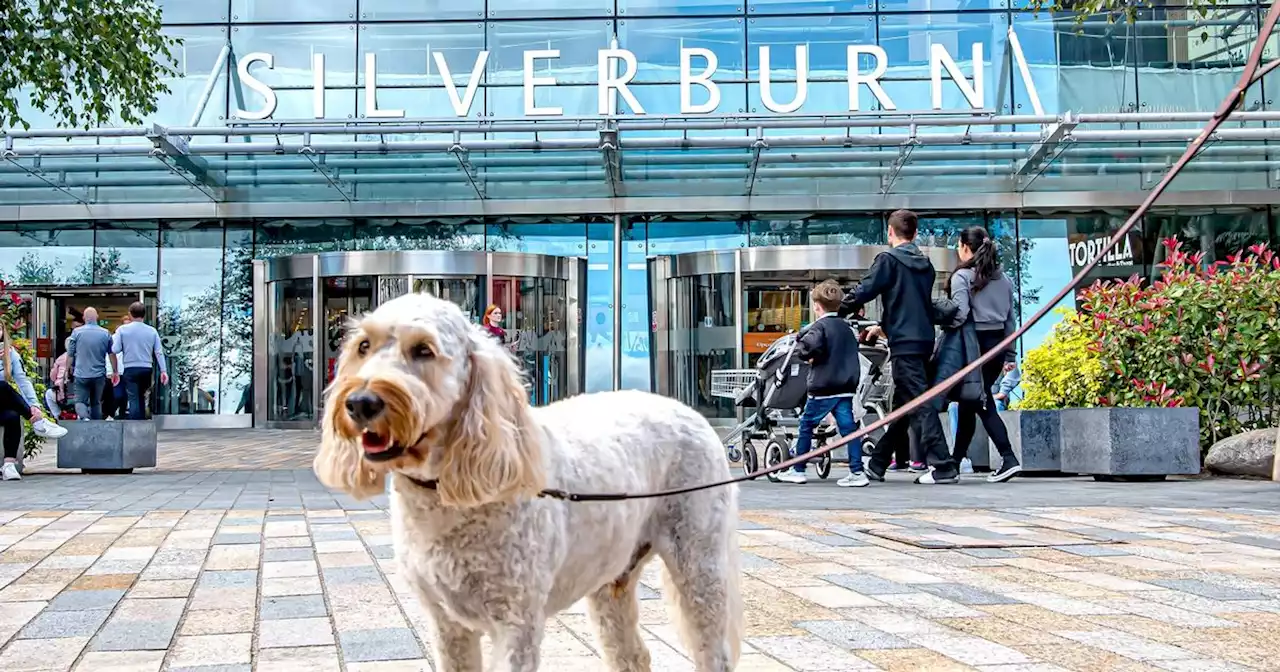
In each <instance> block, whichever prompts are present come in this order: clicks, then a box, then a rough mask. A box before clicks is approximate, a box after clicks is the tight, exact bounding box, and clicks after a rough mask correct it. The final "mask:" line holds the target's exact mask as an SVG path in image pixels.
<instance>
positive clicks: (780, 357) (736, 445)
mask: <svg viewBox="0 0 1280 672" xmlns="http://www.w3.org/2000/svg"><path fill="white" fill-rule="evenodd" d="M872 324H874V323H873V322H857V323H855V324H854V326H855V327H856V328H858V329H865V328H866V327H868V326H870V325H872ZM797 339H798V335H797V334H795V333H791V334H787V335H786V336H783V337H782V338H780V339H778V340H777V341H774V343H773V344H772V345H770V346H769V348H768V349H767V350H765V352H764V354H763V355H761V356H760V360H759V361H758V362H757V363H756V368H754V369H735V370H729V371H713V372H712V373H711V393H712V394H713V395H715V396H719V397H726V398H731V399H733V400H734V404H735V405H736V406H738V407H740V408H754V409H756V410H755V412H754V413H752V414H751V415H750V416H749V417H747V418H746V419H745V420H744V421H743V422H742V423H741V424H739V425H738V426H737V427H735V428H734V429H733V430H731V431H730V432H729V434H728V435H726V436H725V437H724V440H723V443H724V445H725V452H726V455H727V456H728V458H729V461H731V462H739V461H741V464H742V469H743V471H744V472H745V473H748V474H749V473H752V472H754V471H756V470H757V469H759V468H760V455H759V453H758V452H757V450H756V446H755V442H757V441H760V442H764V465H765V466H766V467H773V466H774V465H777V464H780V463H781V462H783V461H784V460H786V459H787V458H788V457H789V456H790V455H791V446H793V445H794V444H795V439H796V435H797V434H798V432H799V428H800V414H801V412H802V411H803V409H804V403H805V400H806V398H807V397H808V391H809V390H808V386H807V380H808V377H809V364H808V363H807V362H803V361H800V359H798V358H796V357H793V353H794V352H795V345H796V341H797ZM858 358H859V363H860V365H861V370H862V372H863V373H862V378H861V379H860V380H859V381H858V391H857V393H856V394H855V395H854V399H853V409H854V411H853V412H854V418H855V419H856V420H857V421H858V423H859V425H862V424H865V423H867V422H874V421H876V420H879V419H880V418H882V417H884V415H885V413H887V412H888V408H887V403H888V400H889V399H892V392H893V391H892V389H891V385H892V383H891V382H890V381H891V380H892V377H891V376H889V375H888V366H889V364H888V361H889V351H888V349H887V348H884V347H881V346H879V345H864V346H862V348H860V352H859V354H858ZM836 432H837V429H836V427H835V425H834V424H827V423H824V424H822V425H819V427H818V429H816V430H815V431H814V434H813V440H814V443H813V445H814V449H815V452H816V450H817V449H819V448H822V447H823V446H824V445H826V442H827V441H828V440H829V439H831V437H832V436H835V435H836ZM883 433H884V432H883V430H878V431H876V432H874V433H873V434H872V435H871V436H868V437H865V438H864V439H863V446H864V448H863V451H864V454H870V448H872V447H874V445H875V442H876V441H877V440H878V439H879V438H880V436H882V435H883ZM810 462H812V463H816V468H817V472H818V477H819V478H824V479H825V478H827V477H829V476H830V475H831V454H830V453H826V454H823V455H821V456H818V457H815V458H812V459H811V460H810ZM768 478H769V480H771V481H773V480H776V479H775V478H774V476H773V475H772V474H770V475H769V477H768Z"/></svg>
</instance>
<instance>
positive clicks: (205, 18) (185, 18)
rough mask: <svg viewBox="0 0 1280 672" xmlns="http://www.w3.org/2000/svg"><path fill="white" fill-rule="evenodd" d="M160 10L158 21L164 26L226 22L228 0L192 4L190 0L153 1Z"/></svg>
mask: <svg viewBox="0 0 1280 672" xmlns="http://www.w3.org/2000/svg"><path fill="white" fill-rule="evenodd" d="M154 2H155V4H156V6H157V7H159V8H160V21H161V22H162V23H164V24H165V25H169V24H174V23H215V22H218V21H222V22H226V20H227V16H228V13H227V8H228V7H229V4H230V2H229V0H207V1H206V2H192V1H191V0H154Z"/></svg>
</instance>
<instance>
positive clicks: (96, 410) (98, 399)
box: [75, 376, 107, 420]
mask: <svg viewBox="0 0 1280 672" xmlns="http://www.w3.org/2000/svg"><path fill="white" fill-rule="evenodd" d="M106 386H107V379H106V377H105V376H103V377H100V378H76V379H75V388H76V416H77V417H79V418H80V419H81V420H101V419H102V390H103V389H104V388H105V387H106Z"/></svg>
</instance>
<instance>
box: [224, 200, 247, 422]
mask: <svg viewBox="0 0 1280 672" xmlns="http://www.w3.org/2000/svg"><path fill="white" fill-rule="evenodd" d="M225 240H226V242H225V246H226V247H225V251H224V254H223V258H222V372H221V376H220V378H221V382H222V386H221V391H220V393H219V394H218V412H219V413H249V414H252V413H253V383H252V381H253V227H252V225H248V224H246V225H239V224H236V223H230V222H229V223H228V224H227V230H226V238H225Z"/></svg>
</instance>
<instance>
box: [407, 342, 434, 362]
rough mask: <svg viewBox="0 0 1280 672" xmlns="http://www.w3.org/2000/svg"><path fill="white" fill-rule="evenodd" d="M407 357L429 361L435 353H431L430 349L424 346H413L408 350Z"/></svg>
mask: <svg viewBox="0 0 1280 672" xmlns="http://www.w3.org/2000/svg"><path fill="white" fill-rule="evenodd" d="M409 356H410V357H413V358H414V359H431V358H432V357H435V356H436V353H434V352H431V348H429V347H427V346H425V345H415V346H413V348H411V349H410V350H409Z"/></svg>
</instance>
